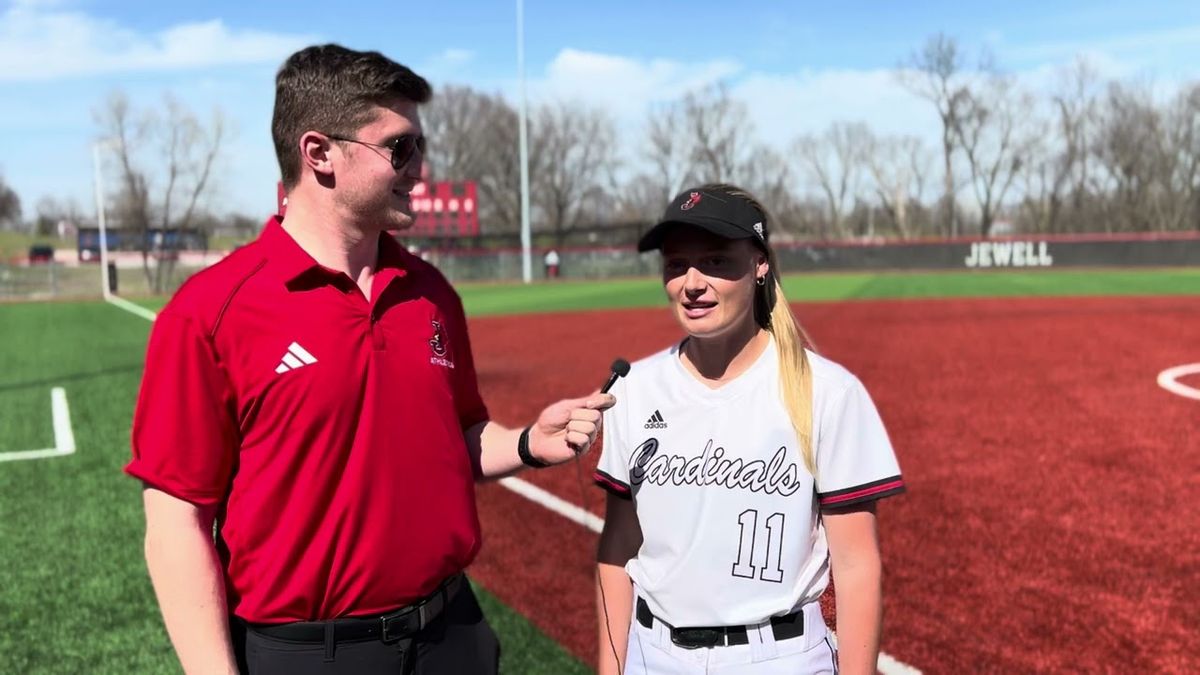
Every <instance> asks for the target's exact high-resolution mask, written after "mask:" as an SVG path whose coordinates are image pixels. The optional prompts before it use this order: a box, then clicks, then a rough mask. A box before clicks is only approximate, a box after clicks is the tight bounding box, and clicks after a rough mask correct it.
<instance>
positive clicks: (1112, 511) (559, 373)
mask: <svg viewBox="0 0 1200 675" xmlns="http://www.w3.org/2000/svg"><path fill="white" fill-rule="evenodd" d="M796 310H797V312H798V314H799V316H800V317H801V320H802V322H803V323H804V324H805V327H806V328H807V329H808V331H809V333H810V334H811V335H812V337H813V338H814V340H815V341H816V342H817V345H818V346H819V348H820V351H822V352H823V353H824V354H825V355H827V356H829V357H830V358H833V359H834V360H836V361H839V362H841V363H843V364H844V365H846V366H847V367H848V368H850V369H851V370H852V371H853V372H855V373H856V374H858V375H859V377H861V378H862V380H863V381H864V382H865V383H866V385H867V387H868V389H869V390H870V391H871V393H872V395H873V396H874V397H875V400H876V402H877V404H878V405H879V408H880V410H881V412H882V414H883V417H884V420H885V422H886V423H887V425H888V428H889V431H890V433H891V435H892V439H893V442H894V444H895V446H896V449H897V453H898V455H899V457H900V463H901V468H902V469H903V472H904V477H905V480H906V483H907V485H908V489H909V491H908V494H906V495H904V496H902V497H899V498H895V499H890V500H887V501H886V502H884V504H883V505H882V506H881V508H880V514H879V516H880V526H881V537H882V543H883V550H884V561H885V565H886V573H887V577H886V589H887V590H886V594H885V601H886V606H887V618H886V625H885V634H884V641H883V648H884V651H886V652H888V653H889V654H891V655H893V656H895V657H896V658H897V659H899V660H901V661H903V662H905V663H908V664H911V665H913V666H915V667H917V668H920V669H921V670H923V671H925V672H975V671H981V670H982V671H994V672H1025V671H1100V670H1106V669H1110V668H1113V667H1116V668H1117V669H1119V670H1126V671H1130V672H1197V671H1198V670H1200V657H1198V656H1197V655H1196V653H1195V650H1194V630H1195V627H1196V626H1200V590H1198V589H1200V586H1197V584H1196V570H1197V569H1200V527H1198V526H1200V513H1198V511H1197V500H1196V494H1197V492H1198V490H1200V479H1198V478H1197V476H1200V436H1198V434H1197V433H1196V430H1197V428H1198V427H1197V422H1198V420H1200V403H1198V402H1197V401H1194V400H1189V399H1186V398H1183V397H1179V396H1175V395H1172V394H1171V393H1169V392H1167V391H1165V390H1163V389H1162V388H1161V387H1159V386H1158V385H1157V383H1156V381H1155V377H1156V375H1157V374H1158V373H1159V372H1161V371H1162V370H1163V369H1164V368H1167V367H1170V366H1172V365H1175V364H1180V363H1194V362H1197V361H1200V318H1198V317H1200V298H1186V297H1181V298H1122V299H1030V300H1012V299H995V300H969V301H968V300H938V301H889V302H854V303H839V304H810V305H797V306H796ZM471 329H472V340H473V342H474V345H475V353H476V358H477V361H478V366H479V376H480V382H481V386H482V387H483V390H484V395H485V397H486V399H487V401H488V403H489V406H490V408H491V410H492V414H493V416H494V417H495V418H496V419H497V420H499V421H501V422H505V423H508V424H512V425H517V424H525V423H528V421H529V420H531V419H532V418H533V416H534V415H535V414H536V413H537V411H538V410H540V408H541V407H542V406H543V405H544V404H545V403H548V402H550V401H552V400H555V399H557V398H560V397H564V396H575V395H581V394H585V393H587V392H588V391H591V390H593V389H595V388H596V387H598V386H599V385H600V384H601V383H602V382H603V381H604V377H605V375H606V374H607V369H608V366H609V364H610V363H611V362H612V359H613V358H614V357H616V356H624V357H626V358H628V359H629V360H631V361H632V360H635V359H637V358H640V357H642V356H646V355H648V354H650V353H653V352H655V351H657V350H659V349H661V348H663V347H665V346H666V345H668V344H670V343H671V342H672V341H673V340H676V339H678V338H679V337H680V333H679V329H678V327H677V326H676V325H675V324H674V321H673V319H671V317H670V316H669V315H668V313H667V312H666V311H665V310H663V309H658V310H636V311H635V310H629V311H613V312H586V313H571V314H552V315H542V316H523V317H497V318H481V319H476V320H473V321H472V323H471ZM618 405H619V404H618ZM594 464H595V456H594V455H593V456H591V457H589V458H587V459H585V461H584V462H583V466H582V467H581V469H582V470H581V471H580V470H577V468H576V467H575V466H573V465H568V466H564V467H558V468H555V469H549V470H546V471H542V472H536V473H535V472H526V473H524V474H522V478H523V479H526V480H529V481H531V482H533V483H535V484H537V485H539V486H541V487H544V488H546V489H548V490H550V491H551V492H553V493H554V494H556V495H558V496H559V497H561V498H563V499H565V500H567V501H570V502H572V503H575V504H583V505H584V506H586V507H588V508H590V509H591V510H592V511H594V512H595V513H597V514H600V515H603V514H602V512H601V510H600V507H601V505H602V503H603V497H602V493H601V491H600V490H599V489H598V488H595V487H593V486H592V485H591V484H590V481H589V480H588V478H587V477H588V476H590V474H591V469H592V467H593V466H594ZM581 476H582V479H583V480H582V482H583V486H582V487H581V484H580V483H581V481H580V477H581ZM479 507H480V512H481V518H482V520H483V524H484V534H485V537H486V539H485V543H484V549H483V552H482V553H481V554H480V557H479V560H478V561H477V563H476V564H475V565H474V566H473V568H472V570H471V571H472V574H473V575H474V576H475V578H477V579H478V580H479V581H480V582H481V583H483V584H484V586H486V587H487V588H488V589H489V590H491V591H493V592H495V593H496V594H497V595H498V596H499V597H500V598H501V599H502V600H504V601H505V602H507V603H508V604H510V605H511V606H513V607H514V608H516V609H517V610H518V611H520V612H522V613H523V614H525V615H526V616H528V617H530V618H531V619H532V620H533V621H534V623H535V624H537V625H538V626H539V627H540V628H541V629H542V630H543V631H545V632H546V633H547V634H549V635H550V636H551V637H553V638H554V639H556V640H558V641H559V642H561V643H563V644H564V645H566V647H567V648H568V649H570V650H571V651H572V652H574V653H575V654H576V655H578V656H580V657H581V658H583V659H584V660H585V661H587V662H589V663H594V655H595V649H596V648H595V644H596V628H595V616H594V609H593V607H594V601H593V591H592V575H593V559H592V555H593V552H594V548H595V540H596V537H595V534H593V533H592V532H590V531H588V530H587V529H585V528H583V527H582V526H579V525H576V524H574V523H572V522H570V521H568V520H566V519H564V518H562V517H561V516H558V515H556V514H554V513H552V512H550V511H548V510H546V509H544V508H542V507H541V506H538V505H536V504H534V503H532V502H529V501H527V500H525V499H524V498H522V497H520V496H518V495H516V494H514V493H512V492H510V491H508V490H506V489H504V488H502V487H500V486H497V485H486V486H483V487H482V488H481V489H480V491H479Z"/></svg>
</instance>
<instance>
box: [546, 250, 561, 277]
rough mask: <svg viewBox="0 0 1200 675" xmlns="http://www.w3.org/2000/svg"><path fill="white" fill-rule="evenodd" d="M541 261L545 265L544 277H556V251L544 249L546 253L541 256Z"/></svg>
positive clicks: (557, 262) (557, 269) (557, 261)
mask: <svg viewBox="0 0 1200 675" xmlns="http://www.w3.org/2000/svg"><path fill="white" fill-rule="evenodd" d="M542 263H543V264H544V265H545V266H546V278H547V279H557V278H558V271H559V267H558V264H559V260H558V251H555V250H554V249H550V250H549V251H546V255H545V256H544V257H543V258H542Z"/></svg>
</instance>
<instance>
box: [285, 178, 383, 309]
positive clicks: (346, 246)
mask: <svg viewBox="0 0 1200 675" xmlns="http://www.w3.org/2000/svg"><path fill="white" fill-rule="evenodd" d="M321 212H324V210H321ZM317 214H318V211H317V210H316V209H313V208H311V207H310V206H309V205H307V204H305V203H304V202H303V201H297V202H292V203H289V204H288V210H287V216H286V217H285V218H284V220H283V229H284V230H285V231H286V232H287V233H288V234H289V235H291V237H292V239H294V240H295V241H296V243H297V244H299V245H300V248H302V249H304V251H305V253H308V254H309V255H310V256H312V257H313V259H314V260H316V261H317V262H318V263H320V264H321V265H322V266H324V267H328V268H329V269H332V270H337V271H339V272H343V273H345V274H346V275H347V276H349V277H350V278H351V279H353V280H354V281H355V283H357V284H358V285H359V287H360V288H362V290H363V294H364V295H366V296H367V297H368V298H369V297H371V295H370V289H371V285H370V284H371V278H372V277H374V275H375V270H376V269H377V268H378V263H379V232H376V231H372V230H368V229H365V228H361V227H357V226H355V225H354V224H352V223H350V222H347V219H345V218H339V217H338V216H339V215H341V214H336V213H334V214H333V215H332V217H324V216H318V215H317Z"/></svg>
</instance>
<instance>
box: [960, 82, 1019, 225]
mask: <svg viewBox="0 0 1200 675" xmlns="http://www.w3.org/2000/svg"><path fill="white" fill-rule="evenodd" d="M1032 107H1033V101H1032V99H1031V98H1030V97H1029V96H1028V95H1026V94H1023V93H1019V92H1017V91H1015V90H1014V87H1013V83H1012V80H1011V79H1010V78H1008V77H1004V76H1000V75H993V76H992V77H990V78H988V81H987V82H986V83H985V84H983V85H980V86H979V87H977V88H976V89H975V90H973V91H968V93H967V97H966V104H965V105H964V106H962V110H961V114H960V115H959V116H958V119H957V120H956V122H955V125H954V135H955V137H956V139H957V141H958V144H959V147H960V148H961V149H962V153H963V155H964V156H965V157H966V159H967V168H968V169H969V170H970V173H971V187H972V188H973V189H974V192H975V199H976V200H977V201H978V203H979V233H980V234H981V235H982V236H984V237H986V236H988V235H989V234H990V233H991V230H992V225H993V223H994V222H995V219H996V212H997V210H998V209H999V207H1000V206H1001V205H1002V204H1003V203H1004V198H1005V196H1006V195H1007V194H1008V190H1009V188H1010V187H1012V184H1013V181H1014V179H1015V178H1016V176H1017V172H1018V171H1019V170H1020V169H1021V165H1022V162H1024V161H1025V159H1026V156H1027V153H1028V151H1029V147H1030V139H1031V138H1032V134H1028V133H1024V132H1023V130H1022V129H1021V128H1020V126H1019V125H1020V120H1021V118H1022V116H1023V114H1024V112H1025V111H1027V110H1029V109H1030V108H1032Z"/></svg>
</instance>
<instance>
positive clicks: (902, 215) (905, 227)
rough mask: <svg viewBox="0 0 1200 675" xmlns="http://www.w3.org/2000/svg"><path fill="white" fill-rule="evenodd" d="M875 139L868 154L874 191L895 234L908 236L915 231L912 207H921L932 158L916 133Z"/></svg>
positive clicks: (868, 166) (902, 237)
mask: <svg viewBox="0 0 1200 675" xmlns="http://www.w3.org/2000/svg"><path fill="white" fill-rule="evenodd" d="M873 141H874V142H873V143H872V145H871V147H870V149H869V150H868V151H867V153H866V156H867V168H868V169H869V170H870V172H871V179H872V181H873V183H874V187H875V194H876V196H877V197H878V198H879V204H880V206H881V207H882V208H883V210H884V212H885V213H886V214H887V216H888V218H889V219H891V222H892V225H893V226H894V227H895V229H896V233H897V234H899V235H900V238H901V239H908V238H909V237H911V236H913V234H914V232H913V225H912V212H913V208H912V207H913V206H914V205H917V206H919V205H920V204H921V200H922V199H923V197H924V195H925V180H926V178H927V177H928V176H929V165H930V163H931V162H932V158H931V157H930V156H929V152H928V150H927V148H926V147H925V144H924V143H922V142H921V139H919V138H917V137H915V136H900V137H893V136H885V137H883V138H875V139H873Z"/></svg>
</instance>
